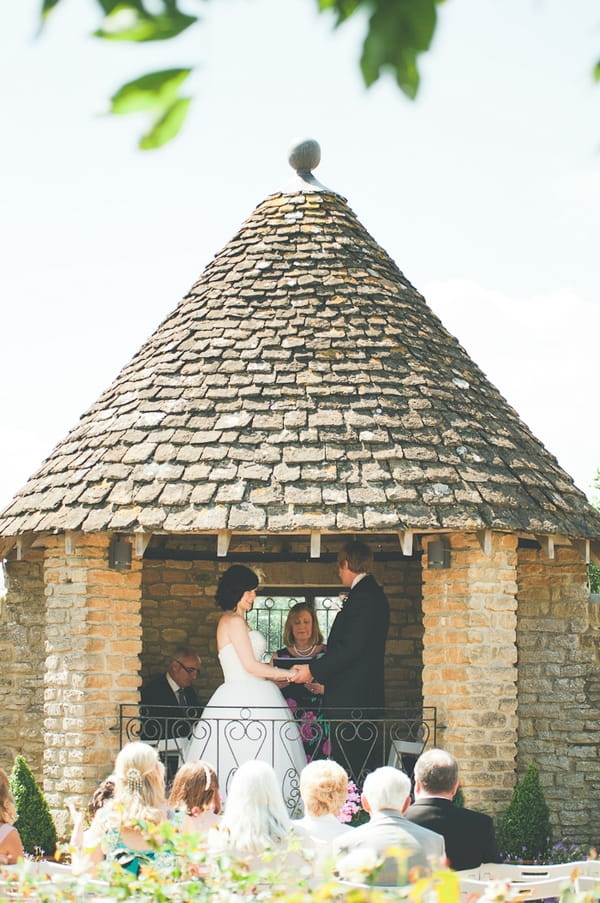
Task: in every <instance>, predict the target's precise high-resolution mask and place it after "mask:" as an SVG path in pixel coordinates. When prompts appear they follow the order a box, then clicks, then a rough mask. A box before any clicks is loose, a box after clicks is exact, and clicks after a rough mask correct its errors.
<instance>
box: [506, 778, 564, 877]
mask: <svg viewBox="0 0 600 903" xmlns="http://www.w3.org/2000/svg"><path fill="white" fill-rule="evenodd" d="M551 843H552V827H551V825H550V812H549V811H548V806H547V805H546V800H545V798H544V792H543V790H542V787H541V784H540V778H539V774H538V770H537V765H536V764H535V762H532V763H531V765H530V766H529V768H528V769H527V771H526V772H525V774H524V776H523V778H522V779H521V780H520V781H519V782H518V783H517V786H516V787H515V789H514V791H513V795H512V799H511V801H510V804H509V806H508V809H507V810H506V814H505V816H504V818H503V819H502V823H501V825H500V830H499V832H498V846H499V847H500V849H501V850H502V852H503V853H504V856H505V857H506V858H507V859H512V860H525V861H532V860H534V859H540V858H543V857H545V856H546V855H547V853H548V850H549V849H550V845H551Z"/></svg>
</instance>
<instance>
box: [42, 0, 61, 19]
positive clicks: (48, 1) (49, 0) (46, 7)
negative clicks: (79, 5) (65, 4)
mask: <svg viewBox="0 0 600 903" xmlns="http://www.w3.org/2000/svg"><path fill="white" fill-rule="evenodd" d="M59 3H60V0H43V3H42V12H41V16H42V23H44V22H45V21H46V19H47V18H48V16H49V15H50V13H51V12H52V10H53V9H54V7H55V6H58V4H59Z"/></svg>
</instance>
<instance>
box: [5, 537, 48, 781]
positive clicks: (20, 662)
mask: <svg viewBox="0 0 600 903" xmlns="http://www.w3.org/2000/svg"><path fill="white" fill-rule="evenodd" d="M6 582H7V595H6V598H5V599H4V600H3V601H2V602H1V603H0V661H1V662H2V669H1V673H0V711H2V729H1V730H0V767H1V768H4V770H5V771H6V772H7V773H9V772H10V771H11V769H12V767H13V764H14V760H15V756H17V755H21V756H24V757H25V758H26V759H27V762H28V764H29V766H30V767H31V769H32V771H33V773H34V775H35V776H36V778H37V779H38V780H41V778H42V760H43V755H44V737H43V733H42V731H41V730H40V726H41V724H42V721H43V710H44V659H45V655H46V653H45V648H44V642H45V629H46V612H45V599H44V582H43V577H42V553H41V551H38V550H35V549H32V550H31V551H30V552H29V554H28V556H27V560H25V561H16V560H14V559H13V560H10V561H8V562H7V565H6Z"/></svg>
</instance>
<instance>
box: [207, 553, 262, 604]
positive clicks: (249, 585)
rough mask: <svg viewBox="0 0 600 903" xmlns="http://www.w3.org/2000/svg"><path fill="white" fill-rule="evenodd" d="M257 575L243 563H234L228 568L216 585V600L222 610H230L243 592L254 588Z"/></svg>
mask: <svg viewBox="0 0 600 903" xmlns="http://www.w3.org/2000/svg"><path fill="white" fill-rule="evenodd" d="M257 586H258V577H257V576H256V574H255V573H254V571H251V570H250V568H247V567H244V565H243V564H234V565H232V566H231V567H230V568H228V569H227V570H226V571H225V573H224V574H223V576H222V577H221V579H220V580H219V585H218V586H217V595H216V597H215V598H216V601H217V605H218V606H219V608H222V609H223V611H231V610H232V609H234V608H235V606H236V605H237V604H238V602H239V601H240V599H241V598H242V596H243V595H244V593H245V592H248V590H250V589H256V587H257Z"/></svg>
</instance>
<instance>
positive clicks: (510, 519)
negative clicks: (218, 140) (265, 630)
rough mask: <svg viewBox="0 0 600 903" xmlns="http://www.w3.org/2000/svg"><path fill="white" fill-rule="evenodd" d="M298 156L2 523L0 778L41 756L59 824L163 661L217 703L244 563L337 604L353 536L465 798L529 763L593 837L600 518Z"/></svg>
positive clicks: (408, 690) (572, 832)
mask: <svg viewBox="0 0 600 903" xmlns="http://www.w3.org/2000/svg"><path fill="white" fill-rule="evenodd" d="M290 161H291V162H292V165H293V166H294V168H295V169H296V170H297V173H296V175H295V177H294V179H293V182H292V184H291V185H290V186H288V187H287V188H286V189H284V190H283V191H281V192H277V193H275V194H272V195H270V196H269V197H268V198H266V200H265V201H263V202H262V203H261V204H259V206H258V207H257V208H256V210H255V211H254V212H253V213H252V215H251V216H250V217H249V219H248V220H247V221H246V222H245V223H244V224H243V225H242V227H241V228H240V230H239V232H238V233H237V234H236V235H235V236H234V237H233V238H232V240H231V241H230V242H229V243H228V244H227V245H226V246H225V248H224V249H223V250H222V251H221V252H220V253H219V254H217V256H216V257H215V258H214V260H213V261H212V262H211V263H210V264H209V266H208V267H207V268H206V269H205V271H204V272H203V273H202V275H201V276H200V278H199V279H198V281H197V282H196V283H195V284H194V285H193V286H192V288H191V290H190V291H189V293H188V294H187V295H186V297H185V298H184V299H183V300H182V301H181V303H180V304H179V305H178V306H177V307H176V308H175V310H174V311H173V312H172V313H171V314H169V316H167V318H166V319H165V320H164V322H163V323H162V324H161V325H160V326H159V327H158V329H157V330H156V332H155V333H154V335H153V336H151V338H150V339H149V340H148V341H147V342H146V343H145V344H144V345H143V347H142V348H141V350H140V351H139V353H138V354H137V355H136V356H135V357H134V358H133V360H132V361H131V362H130V363H129V364H127V365H126V366H125V367H124V369H123V370H122V371H121V373H120V374H119V376H118V377H117V378H116V380H115V381H114V383H113V384H112V385H111V386H110V387H109V388H108V389H107V390H106V392H105V393H104V394H103V395H102V396H101V397H100V398H99V400H98V401H97V402H96V404H94V405H93V406H92V407H91V408H90V410H89V411H87V412H86V413H85V414H84V415H83V417H82V418H81V420H80V421H79V423H78V424H77V425H76V426H75V427H74V429H73V430H72V431H71V432H70V433H69V435H68V436H67V437H66V438H65V439H64V440H63V441H62V442H61V443H60V444H59V445H58V446H57V447H56V449H55V450H54V451H53V452H52V454H51V455H50V456H49V457H48V458H47V459H46V461H44V462H43V464H42V465H41V467H40V468H39V470H38V471H37V472H36V473H35V474H34V475H33V476H32V477H31V479H30V480H29V482H28V483H27V484H26V486H25V487H24V488H23V489H22V490H21V491H20V492H19V493H18V494H17V495H16V496H15V498H14V500H13V501H12V502H11V504H10V505H9V506H8V507H7V508H6V510H5V511H4V512H3V513H2V515H0V536H1V537H2V539H0V551H1V553H2V556H3V557H4V558H6V565H5V567H6V573H7V584H8V594H7V598H6V600H5V602H4V606H3V609H2V610H1V628H2V639H1V640H0V649H1V654H2V657H3V661H4V677H3V680H2V683H1V685H0V701H1V705H2V710H3V712H4V718H3V729H2V734H1V743H2V746H1V747H0V764H1V765H2V766H3V767H5V768H10V767H11V766H12V760H13V757H14V756H15V755H16V754H17V753H21V754H23V755H25V756H26V757H27V758H28V759H29V760H30V762H31V763H32V765H33V767H34V769H35V770H36V771H37V773H38V774H39V776H40V777H41V776H42V774H43V781H44V786H45V790H46V793H47V796H48V799H49V802H50V805H51V806H52V807H53V809H54V810H55V813H58V814H59V816H58V817H59V827H62V828H63V830H64V827H65V823H64V821H61V818H62V817H63V816H62V812H63V806H64V801H65V799H66V798H71V799H75V800H79V801H83V800H84V799H86V798H87V796H88V794H89V792H90V791H91V790H92V789H93V787H94V786H95V784H96V782H97V781H98V780H99V779H100V778H102V777H103V776H104V775H105V774H106V773H107V771H108V770H109V769H110V767H111V764H112V762H113V760H114V756H115V754H116V752H117V750H118V742H119V735H118V732H116V731H115V725H116V724H117V721H118V706H119V704H120V703H130V704H133V703H136V702H137V700H138V689H139V686H140V683H141V680H142V678H143V677H145V676H146V675H147V674H149V673H151V672H155V671H157V670H158V669H160V668H161V667H162V666H163V664H164V661H165V659H166V658H167V657H168V655H169V654H170V653H171V652H172V650H173V648H174V646H175V645H177V644H178V643H180V642H182V641H186V640H189V642H191V643H192V644H193V645H194V646H195V647H196V648H197V649H198V651H199V652H200V654H201V656H202V658H203V660H204V665H205V667H204V669H203V672H202V674H201V676H200V679H199V681H198V690H199V692H200V695H201V696H204V697H207V696H208V694H209V693H210V691H211V690H212V689H213V688H214V686H215V685H216V684H217V683H218V681H219V673H218V668H217V664H216V649H215V643H214V626H215V619H216V613H215V611H214V603H213V598H214V591H215V586H216V581H217V578H218V575H219V573H221V572H222V570H223V569H224V568H225V567H227V566H228V565H229V563H230V562H231V561H232V560H245V561H247V562H248V563H249V564H250V565H251V566H252V565H254V566H256V567H260V568H261V569H262V570H263V571H264V573H265V579H266V582H267V584H268V585H269V587H271V588H273V587H275V588H276V587H290V586H293V587H296V588H298V587H303V586H309V587H313V588H314V587H319V586H327V585H328V586H331V584H332V581H333V582H335V576H336V574H335V565H334V564H333V561H334V559H335V554H336V552H337V550H338V549H339V547H340V545H341V543H342V542H344V541H345V540H347V539H348V538H351V537H353V536H360V537H361V538H364V539H366V540H367V541H368V542H370V543H371V544H372V546H373V548H374V549H375V550H376V552H377V567H376V576H377V578H378V579H379V580H380V581H381V582H382V583H383V585H384V586H385V589H386V592H387V593H388V596H389V598H390V602H391V607H392V624H391V628H390V634H389V639H388V647H387V654H386V675H387V696H388V704H389V705H393V706H400V705H404V704H406V703H407V702H408V703H414V704H416V705H420V704H421V703H423V704H424V705H425V706H435V707H436V710H437V720H438V732H437V742H438V744H439V745H442V746H444V747H446V748H448V749H450V750H451V751H452V752H453V753H454V754H455V755H456V756H457V757H458V758H459V760H460V763H461V771H462V779H463V786H464V792H465V796H466V799H467V801H468V803H469V804H470V805H472V806H478V807H481V808H484V809H486V810H487V811H489V812H491V813H492V814H499V813H501V812H502V811H503V810H504V809H505V808H506V805H507V803H508V800H509V798H510V794H511V791H512V788H513V786H514V782H515V776H516V774H517V773H518V772H519V771H522V770H523V769H524V768H525V767H526V766H527V765H528V764H529V762H530V761H532V760H533V759H535V760H536V761H537V762H538V765H539V768H540V773H541V779H542V782H543V785H544V789H545V792H546V797H547V800H548V803H549V805H550V808H551V810H552V816H553V820H554V822H555V824H556V827H557V832H558V834H559V835H560V836H561V837H563V838H570V839H573V840H582V841H583V840H588V841H594V840H595V839H597V835H596V833H595V831H596V828H595V826H596V824H597V822H598V820H599V819H600V759H599V756H598V740H599V738H600V728H599V727H598V725H599V724H600V680H599V679H598V676H597V673H598V667H597V662H598V645H597V637H598V629H599V628H600V619H599V618H598V615H597V614H596V609H595V608H594V606H593V605H592V604H591V603H590V601H589V587H588V584H587V567H586V562H587V561H588V560H589V557H590V554H592V555H594V554H595V553H596V552H597V551H598V545H595V543H597V541H598V539H599V538H600V515H599V514H598V513H597V512H596V511H594V509H593V508H592V507H591V506H590V505H589V504H588V502H587V501H586V499H585V497H584V495H583V494H582V493H581V492H580V491H579V490H578V489H577V488H576V487H575V486H574V484H573V482H572V480H571V478H570V477H569V476H568V475H567V474H566V473H565V472H564V471H563V470H562V469H561V468H560V467H559V465H558V463H557V461H556V459H555V458H554V457H553V456H552V455H551V454H549V453H548V452H547V451H546V449H545V448H544V447H543V446H542V445H541V443H540V442H539V441H538V440H537V439H536V438H535V437H534V436H533V435H532V434H531V432H530V431H529V429H528V428H527V426H526V425H525V424H524V423H523V422H522V421H521V420H520V419H519V416H518V415H517V413H516V412H515V411H514V410H513V409H512V408H511V407H510V406H509V405H508V404H507V403H506V401H505V400H504V399H503V398H502V396H501V395H500V394H499V393H498V392H497V390H496V389H495V388H494V387H493V386H492V385H491V384H490V383H489V381H488V380H487V379H486V377H485V375H484V374H483V373H482V372H481V370H480V369H479V368H478V367H477V365H476V364H475V363H473V361H472V360H470V358H469V357H468V355H467V354H466V352H465V351H464V349H463V348H461V346H460V345H459V343H458V342H457V340H456V339H455V338H453V336H451V335H450V334H449V333H448V332H447V331H446V329H445V328H444V327H443V325H442V323H441V322H440V320H439V319H438V318H437V317H436V316H435V314H434V313H433V312H432V311H431V310H430V308H429V307H428V306H427V304H426V302H425V300H424V298H423V297H422V296H421V295H420V294H419V293H418V292H417V291H416V290H415V289H414V288H413V287H412V286H411V285H410V283H409V282H408V280H407V279H406V278H405V277H404V275H403V274H402V273H401V272H400V270H399V269H398V267H397V266H396V264H395V263H394V262H393V261H392V260H391V259H390V258H389V257H388V255H387V254H386V253H385V251H383V250H382V248H380V247H379V245H377V243H376V242H375V241H374V240H373V239H372V238H371V236H370V235H369V234H368V232H366V230H365V229H364V227H363V226H362V225H361V224H360V222H359V221H358V220H357V218H356V216H355V215H354V213H353V212H352V211H351V210H350V208H349V207H348V205H347V203H346V201H345V200H344V198H343V197H341V196H340V195H339V194H336V193H335V192H334V191H331V190H329V189H327V188H325V187H324V186H322V185H320V184H319V182H317V181H316V179H315V178H314V176H313V175H312V170H313V169H314V167H315V166H316V164H317V163H318V147H317V146H316V144H315V143H314V142H306V143H304V144H303V145H300V146H299V147H298V148H297V149H296V150H295V152H294V153H293V154H292V156H291V158H290ZM118 543H124V545H117V544H118ZM432 543H436V545H435V546H432V547H431V548H430V546H431V544H432ZM115 549H116V550H117V553H119V552H120V551H122V550H123V549H125V551H127V550H128V549H131V551H132V560H131V566H130V567H129V568H115V567H114V566H111V564H113V565H114V552H115ZM431 551H435V553H436V555H439V554H441V558H439V560H436V561H430V559H431V558H432V556H431V555H430V554H429V553H430V552H431ZM428 564H435V565H437V566H435V567H431V566H428ZM440 564H441V565H442V566H441V567H440V566H439V565H440Z"/></svg>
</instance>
